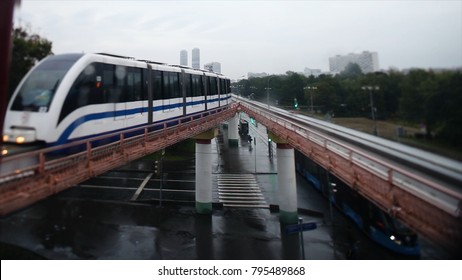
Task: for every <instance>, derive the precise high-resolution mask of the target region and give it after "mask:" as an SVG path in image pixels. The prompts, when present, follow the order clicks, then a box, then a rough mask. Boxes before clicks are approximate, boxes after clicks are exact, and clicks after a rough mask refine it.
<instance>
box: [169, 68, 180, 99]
mask: <svg viewBox="0 0 462 280" xmlns="http://www.w3.org/2000/svg"><path fill="white" fill-rule="evenodd" d="M170 86H171V91H170V94H171V98H177V97H181V96H182V94H181V93H180V79H179V73H177V72H172V73H170Z"/></svg>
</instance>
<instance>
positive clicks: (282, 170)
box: [277, 143, 298, 224]
mask: <svg viewBox="0 0 462 280" xmlns="http://www.w3.org/2000/svg"><path fill="white" fill-rule="evenodd" d="M277 160H278V196H279V220H280V221H281V224H296V223H297V222H298V213H297V209H298V204H297V184H296V181H295V158H294V148H292V146H290V145H289V144H283V143H278V144H277Z"/></svg>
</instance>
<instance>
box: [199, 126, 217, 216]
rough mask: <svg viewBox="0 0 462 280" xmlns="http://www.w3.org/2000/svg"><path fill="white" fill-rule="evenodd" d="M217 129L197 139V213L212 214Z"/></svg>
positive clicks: (204, 133) (202, 134)
mask: <svg viewBox="0 0 462 280" xmlns="http://www.w3.org/2000/svg"><path fill="white" fill-rule="evenodd" d="M216 135H217V130H216V129H211V130H209V131H206V132H203V133H201V134H199V135H198V136H196V137H195V139H196V211H197V213H199V214H211V213H212V139H213V138H215V136H216Z"/></svg>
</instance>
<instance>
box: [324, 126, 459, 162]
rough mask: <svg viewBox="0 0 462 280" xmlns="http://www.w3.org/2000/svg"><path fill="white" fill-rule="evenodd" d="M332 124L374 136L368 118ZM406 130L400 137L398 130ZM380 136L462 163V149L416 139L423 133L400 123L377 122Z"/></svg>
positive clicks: (433, 140)
mask: <svg viewBox="0 0 462 280" xmlns="http://www.w3.org/2000/svg"><path fill="white" fill-rule="evenodd" d="M332 122H333V123H335V124H338V125H341V126H344V127H348V128H351V129H354V130H358V131H362V132H365V133H369V134H372V131H373V126H374V122H373V121H372V120H370V119H367V118H333V119H332ZM398 127H401V128H403V129H404V132H405V134H404V136H403V137H398V135H397V132H396V131H397V128H398ZM377 131H378V136H379V137H382V138H386V139H389V140H392V141H396V142H400V143H403V144H406V145H409V146H413V147H416V148H419V149H422V150H426V151H429V152H432V153H435V154H439V155H441V156H445V157H449V158H452V159H455V160H459V161H462V149H461V148H457V147H453V146H451V145H448V144H447V143H444V142H441V141H437V140H435V139H431V140H427V139H420V138H416V137H414V135H416V134H419V133H422V132H421V131H420V129H418V128H416V127H412V126H409V125H405V124H401V123H398V122H389V121H377Z"/></svg>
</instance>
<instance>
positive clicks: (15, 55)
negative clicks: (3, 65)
mask: <svg viewBox="0 0 462 280" xmlns="http://www.w3.org/2000/svg"><path fill="white" fill-rule="evenodd" d="M12 37H13V52H12V59H11V68H10V81H9V91H8V94H9V96H8V97H9V98H10V97H11V95H12V94H13V92H14V90H15V89H16V87H17V86H18V84H19V82H20V81H21V79H22V78H23V77H24V75H26V73H27V72H28V71H29V70H30V69H31V68H32V67H33V66H34V65H35V64H36V63H37V62H38V61H40V60H41V59H43V58H44V57H46V56H48V55H50V54H53V52H52V51H51V48H52V43H51V42H50V41H48V40H47V39H45V38H42V37H40V36H39V35H37V34H30V32H28V31H26V30H25V29H24V28H22V27H17V28H15V29H14V30H13V34H12Z"/></svg>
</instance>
